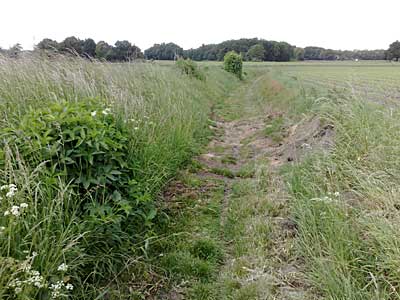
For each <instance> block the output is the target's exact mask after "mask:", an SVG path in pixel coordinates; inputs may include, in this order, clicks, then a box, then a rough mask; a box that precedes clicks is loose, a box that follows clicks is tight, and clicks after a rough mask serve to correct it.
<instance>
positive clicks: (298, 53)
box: [293, 47, 304, 60]
mask: <svg viewBox="0 0 400 300" xmlns="http://www.w3.org/2000/svg"><path fill="white" fill-rule="evenodd" d="M293 53H294V59H295V60H304V49H303V48H298V47H296V48H294V50H293Z"/></svg>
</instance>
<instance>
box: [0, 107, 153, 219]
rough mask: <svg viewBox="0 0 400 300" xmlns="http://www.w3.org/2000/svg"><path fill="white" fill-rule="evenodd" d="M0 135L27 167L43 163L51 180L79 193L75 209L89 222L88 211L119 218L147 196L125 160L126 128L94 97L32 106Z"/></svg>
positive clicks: (91, 213) (127, 136)
mask: <svg viewBox="0 0 400 300" xmlns="http://www.w3.org/2000/svg"><path fill="white" fill-rule="evenodd" d="M1 136H2V140H3V143H5V144H7V145H9V147H11V148H13V149H12V150H15V151H16V152H18V153H19V155H20V156H21V157H22V158H23V160H24V161H25V163H26V164H27V165H28V166H30V167H31V168H35V167H36V166H37V165H39V164H41V163H43V162H46V165H47V166H48V167H47V168H46V169H45V175H46V178H47V181H49V183H50V184H51V183H53V184H57V182H58V179H59V178H62V179H64V180H65V181H66V182H68V183H71V185H72V187H73V188H74V190H75V191H76V192H77V193H78V194H79V195H80V199H81V205H80V211H81V212H82V213H83V212H84V213H88V214H90V216H91V221H92V222H93V221H94V220H93V215H104V214H105V213H107V212H108V213H109V214H113V215H114V214H116V215H117V216H118V217H116V219H117V220H123V218H122V217H121V216H122V215H130V214H132V213H135V211H134V207H135V206H138V204H139V202H140V199H144V198H146V197H145V196H142V195H141V194H140V192H139V191H138V187H137V185H136V182H135V180H134V179H132V178H134V174H133V169H132V167H131V166H130V163H129V161H127V160H126V153H127V152H128V141H129V131H128V129H127V126H126V125H125V123H124V122H122V121H120V120H118V118H117V117H116V116H115V114H114V113H112V112H111V109H110V108H106V107H105V106H104V105H101V103H100V102H99V101H96V100H87V101H81V102H70V103H68V102H64V103H56V104H52V105H50V106H49V107H46V108H43V109H37V110H32V111H30V112H28V113H27V114H26V115H25V116H23V117H22V119H21V121H20V122H19V123H18V124H17V125H16V126H13V127H8V128H5V129H3V131H2V134H1ZM4 146H5V145H3V147H2V148H4ZM3 157H4V156H3ZM0 159H1V158H0ZM0 164H1V163H0ZM93 199H95V201H91V200H93ZM134 201H135V203H134ZM114 217H115V216H114Z"/></svg>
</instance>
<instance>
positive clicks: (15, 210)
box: [10, 205, 21, 217]
mask: <svg viewBox="0 0 400 300" xmlns="http://www.w3.org/2000/svg"><path fill="white" fill-rule="evenodd" d="M10 211H11V214H12V215H14V216H16V217H18V216H19V215H20V214H21V212H20V210H19V206H18V205H13V206H11V210H10Z"/></svg>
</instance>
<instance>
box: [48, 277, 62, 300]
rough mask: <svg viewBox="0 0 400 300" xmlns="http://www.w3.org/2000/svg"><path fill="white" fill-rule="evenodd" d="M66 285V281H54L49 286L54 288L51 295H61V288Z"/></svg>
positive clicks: (54, 296) (55, 296)
mask: <svg viewBox="0 0 400 300" xmlns="http://www.w3.org/2000/svg"><path fill="white" fill-rule="evenodd" d="M63 287H64V282H62V281H57V282H56V283H52V284H51V285H50V286H49V289H50V290H52V292H51V297H52V298H53V299H55V298H58V297H60V296H61V289H62V288H63Z"/></svg>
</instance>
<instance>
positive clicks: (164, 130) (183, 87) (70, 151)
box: [0, 57, 400, 300]
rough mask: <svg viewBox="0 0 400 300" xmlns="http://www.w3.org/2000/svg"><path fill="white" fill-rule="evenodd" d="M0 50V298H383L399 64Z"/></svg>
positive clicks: (398, 166) (399, 120) (392, 218)
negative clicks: (239, 69)
mask: <svg viewBox="0 0 400 300" xmlns="http://www.w3.org/2000/svg"><path fill="white" fill-rule="evenodd" d="M198 66H199V69H198V70H197V71H196V72H199V73H198V74H200V75H201V76H197V77H196V76H192V75H191V74H189V75H187V74H185V73H183V72H182V70H181V69H179V67H178V66H176V65H175V63H173V62H153V63H150V62H148V63H126V64H112V63H100V62H88V61H86V60H83V59H82V60H80V59H70V58H61V57H60V58H53V59H50V60H44V59H42V58H35V57H33V58H24V59H17V60H13V59H6V58H0V115H1V118H0V298H1V299H57V298H60V299H62V298H64V299H88V300H89V299H90V300H92V299H174V300H176V299H177V300H180V299H190V300H213V299H215V300H217V299H218V300H223V299H226V300H228V299H229V300H231V299H235V300H240V299H243V300H248V299H254V300H256V299H257V300H258V299H259V300H261V299H280V300H284V299H285V300H286V299H293V300H295V299H343V300H347V299H354V300H356V299H357V300H361V299H371V300H372V299H374V300H375V299H387V300H392V299H400V295H399V292H398V291H399V288H400V285H399V282H400V272H399V261H400V251H399V244H400V236H399V230H400V221H399V220H400V213H399V207H400V204H399V200H398V198H399V192H400V190H399V188H398V187H399V183H400V159H399V157H400V146H399V145H400V138H399V134H398V132H399V128H400V111H399V108H398V105H397V102H398V100H399V97H400V90H399V88H398V83H399V80H400V77H399V74H400V72H399V71H400V65H398V64H396V63H387V62H375V61H374V62H361V61H360V62H293V63H245V64H244V72H245V76H244V79H243V80H239V79H237V78H236V77H235V76H233V75H232V74H229V73H227V72H225V71H224V70H223V69H222V65H221V63H216V62H201V63H199V64H198Z"/></svg>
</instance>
